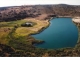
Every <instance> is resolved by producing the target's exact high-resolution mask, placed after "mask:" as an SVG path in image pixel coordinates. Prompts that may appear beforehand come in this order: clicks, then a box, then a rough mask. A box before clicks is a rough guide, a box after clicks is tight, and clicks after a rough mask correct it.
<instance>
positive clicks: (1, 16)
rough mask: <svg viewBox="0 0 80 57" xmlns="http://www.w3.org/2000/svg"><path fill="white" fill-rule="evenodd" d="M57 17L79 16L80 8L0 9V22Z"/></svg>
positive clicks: (54, 6) (71, 6)
mask: <svg viewBox="0 0 80 57" xmlns="http://www.w3.org/2000/svg"><path fill="white" fill-rule="evenodd" d="M54 14H55V15H57V16H80V6H74V5H66V4H58V5H30V6H29V5H28V6H14V7H3V8H0V21H12V20H17V19H23V18H28V17H32V18H35V17H40V16H41V17H42V18H38V19H45V18H46V17H47V16H49V15H54Z"/></svg>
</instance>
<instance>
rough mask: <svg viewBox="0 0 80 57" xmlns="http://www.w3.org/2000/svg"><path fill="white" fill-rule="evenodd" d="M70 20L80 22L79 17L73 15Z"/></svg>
mask: <svg viewBox="0 0 80 57" xmlns="http://www.w3.org/2000/svg"><path fill="white" fill-rule="evenodd" d="M72 21H73V22H75V23H80V17H75V18H73V19H72Z"/></svg>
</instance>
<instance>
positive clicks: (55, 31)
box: [32, 18, 78, 49]
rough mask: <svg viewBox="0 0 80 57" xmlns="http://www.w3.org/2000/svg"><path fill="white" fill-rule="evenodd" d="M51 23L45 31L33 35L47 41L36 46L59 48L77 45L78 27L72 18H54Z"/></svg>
mask: <svg viewBox="0 0 80 57" xmlns="http://www.w3.org/2000/svg"><path fill="white" fill-rule="evenodd" d="M50 23H51V24H50V26H49V27H48V28H46V29H45V30H44V31H42V32H41V33H39V34H36V35H32V36H33V37H35V38H36V39H39V40H44V41H45V42H44V43H42V44H37V45H36V47H39V48H47V49H57V48H65V47H74V46H75V45H76V43H77V40H78V29H77V27H76V26H75V25H74V23H73V22H72V20H71V18H54V19H52V20H51V21H50ZM43 25H44V24H43Z"/></svg>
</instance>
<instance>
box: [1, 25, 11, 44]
mask: <svg viewBox="0 0 80 57" xmlns="http://www.w3.org/2000/svg"><path fill="white" fill-rule="evenodd" d="M11 30H12V27H1V28H0V43H1V44H7V43H8V40H9V39H7V38H8V37H7V36H8V34H9V33H10V32H11Z"/></svg>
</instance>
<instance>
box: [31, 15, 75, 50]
mask: <svg viewBox="0 0 80 57" xmlns="http://www.w3.org/2000/svg"><path fill="white" fill-rule="evenodd" d="M62 17H64V18H71V17H69V16H68V17H66V16H59V18H62ZM53 18H56V17H51V18H50V19H48V22H49V24H48V26H46V27H42V28H41V29H40V30H39V31H38V32H37V33H32V34H30V35H36V34H39V33H41V32H42V31H44V30H45V29H46V28H48V27H49V25H50V20H52V19H53ZM43 41H44V40H43ZM44 42H45V41H44ZM41 44H42V43H41ZM66 48H74V47H65V48H58V49H66Z"/></svg>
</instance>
